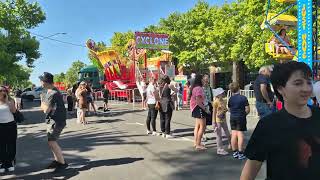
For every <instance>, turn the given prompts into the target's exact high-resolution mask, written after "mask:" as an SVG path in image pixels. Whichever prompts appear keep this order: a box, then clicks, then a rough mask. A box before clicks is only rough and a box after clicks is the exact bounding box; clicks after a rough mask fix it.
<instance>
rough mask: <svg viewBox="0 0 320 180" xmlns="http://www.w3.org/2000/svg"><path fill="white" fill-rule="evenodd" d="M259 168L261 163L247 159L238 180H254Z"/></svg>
mask: <svg viewBox="0 0 320 180" xmlns="http://www.w3.org/2000/svg"><path fill="white" fill-rule="evenodd" d="M261 166H262V162H260V161H256V160H250V159H248V160H247V161H246V163H245V165H244V167H243V169H242V173H241V177H240V180H254V179H255V178H256V177H257V174H258V172H259V171H260V169H261Z"/></svg>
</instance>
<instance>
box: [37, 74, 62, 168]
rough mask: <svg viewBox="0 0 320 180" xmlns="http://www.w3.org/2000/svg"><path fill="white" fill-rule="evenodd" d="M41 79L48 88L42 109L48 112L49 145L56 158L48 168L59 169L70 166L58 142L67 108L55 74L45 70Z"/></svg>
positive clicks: (42, 84)
mask: <svg viewBox="0 0 320 180" xmlns="http://www.w3.org/2000/svg"><path fill="white" fill-rule="evenodd" d="M39 79H40V81H41V86H42V87H43V88H44V89H45V90H46V92H44V93H43V94H42V98H41V109H42V110H43V112H44V113H45V114H46V123H47V124H48V127H47V136H48V145H49V147H50V149H51V151H52V153H53V155H54V158H55V160H54V161H52V162H51V163H50V164H49V166H48V167H47V168H48V169H55V171H59V170H62V169H66V168H67V167H68V164H67V163H66V162H65V160H64V157H63V155H62V151H61V148H60V146H59V145H58V143H57V140H58V139H59V136H60V134H61V132H62V130H63V129H64V127H65V126H66V118H67V115H66V108H65V106H64V102H63V98H62V95H61V93H60V92H59V90H58V89H57V88H55V87H54V85H53V75H52V74H50V73H48V72H44V73H43V74H42V75H41V76H39Z"/></svg>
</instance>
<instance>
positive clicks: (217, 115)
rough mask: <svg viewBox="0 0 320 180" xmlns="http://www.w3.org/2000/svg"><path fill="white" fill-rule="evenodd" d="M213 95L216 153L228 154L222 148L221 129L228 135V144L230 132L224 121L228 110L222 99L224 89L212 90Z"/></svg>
mask: <svg viewBox="0 0 320 180" xmlns="http://www.w3.org/2000/svg"><path fill="white" fill-rule="evenodd" d="M213 95H214V96H215V99H214V101H213V102H212V104H213V113H212V118H213V122H214V124H213V127H214V129H215V132H216V135H217V146H218V149H217V154H219V155H227V154H229V153H228V152H227V151H226V150H224V148H223V144H222V129H223V131H224V133H225V134H226V136H227V137H228V143H229V145H230V143H231V142H230V141H231V140H230V132H229V130H228V125H227V123H226V113H227V111H228V109H227V104H226V101H225V100H224V99H223V96H224V90H223V89H222V88H217V89H215V90H213Z"/></svg>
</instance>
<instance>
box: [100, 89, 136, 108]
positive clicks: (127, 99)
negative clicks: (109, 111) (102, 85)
mask: <svg viewBox="0 0 320 180" xmlns="http://www.w3.org/2000/svg"><path fill="white" fill-rule="evenodd" d="M94 98H95V100H102V99H103V93H102V92H101V91H97V92H95V93H94ZM141 100H142V99H141V96H140V93H139V90H138V89H137V88H135V89H124V90H112V91H110V92H109V98H108V106H110V107H112V108H113V109H122V110H125V109H128V110H134V109H135V108H136V107H137V102H141Z"/></svg>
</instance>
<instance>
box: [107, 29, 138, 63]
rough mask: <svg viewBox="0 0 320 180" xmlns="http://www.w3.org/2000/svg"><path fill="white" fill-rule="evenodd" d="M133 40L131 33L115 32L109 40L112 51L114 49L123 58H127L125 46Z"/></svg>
mask: <svg viewBox="0 0 320 180" xmlns="http://www.w3.org/2000/svg"><path fill="white" fill-rule="evenodd" d="M131 39H134V33H133V32H132V31H128V32H124V33H121V32H115V33H114V34H113V36H112V38H111V46H112V49H115V50H116V51H118V52H119V54H120V55H121V56H123V57H127V56H128V54H127V49H126V45H127V43H128V42H129V40H131Z"/></svg>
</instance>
